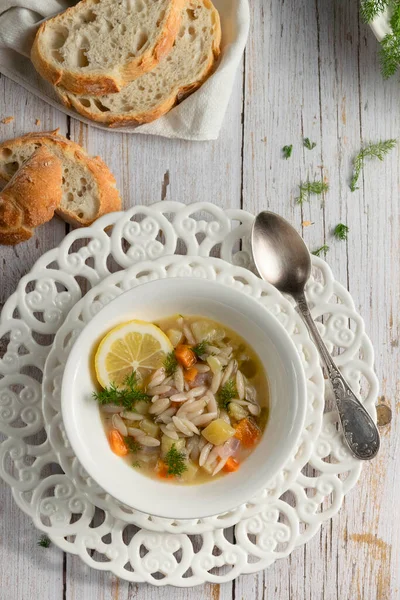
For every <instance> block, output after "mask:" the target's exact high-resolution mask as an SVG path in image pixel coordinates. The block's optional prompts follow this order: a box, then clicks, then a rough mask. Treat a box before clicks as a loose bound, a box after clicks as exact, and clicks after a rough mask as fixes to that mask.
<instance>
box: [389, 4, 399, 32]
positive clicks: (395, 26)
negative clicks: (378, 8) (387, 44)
mask: <svg viewBox="0 0 400 600" xmlns="http://www.w3.org/2000/svg"><path fill="white" fill-rule="evenodd" d="M391 8H392V16H391V17H390V27H391V28H392V31H393V33H394V34H395V35H399V33H400V3H399V0H394V1H393V2H392V3H391Z"/></svg>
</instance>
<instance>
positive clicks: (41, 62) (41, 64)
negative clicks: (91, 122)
mask: <svg viewBox="0 0 400 600" xmlns="http://www.w3.org/2000/svg"><path fill="white" fill-rule="evenodd" d="M95 2H96V0H80V2H78V4H76V5H75V6H71V7H70V8H68V9H67V10H66V11H64V13H62V14H63V15H64V14H66V13H70V14H72V15H73V14H74V13H77V12H79V11H80V10H85V9H86V8H88V7H90V6H91V5H92V4H94V3H95ZM185 2H186V0H170V8H169V12H168V15H167V18H166V20H165V23H164V27H163V30H162V32H161V33H160V35H159V37H158V39H157V42H156V44H155V45H154V46H153V47H152V48H149V49H148V50H147V51H146V52H144V53H143V54H142V55H140V56H137V57H134V58H133V59H132V60H131V61H129V62H127V63H126V64H124V65H121V66H120V67H115V68H114V71H113V72H109V73H106V72H99V73H87V74H85V73H82V72H73V71H67V70H65V69H63V68H62V66H61V65H60V66H59V67H58V66H56V65H55V64H53V63H52V62H50V61H48V60H47V58H45V56H44V54H43V52H42V51H41V47H40V45H41V38H42V36H43V34H44V33H45V31H46V29H47V28H49V26H50V24H51V23H53V22H54V21H56V20H57V18H58V16H59V15H56V16H55V17H53V18H52V19H49V20H48V21H45V22H44V23H42V25H41V26H40V27H39V29H38V31H37V33H36V36H35V39H34V42H33V46H32V50H31V60H32V62H33V64H34V66H35V68H36V70H37V71H38V73H40V75H41V76H42V77H43V78H44V79H46V80H47V81H49V82H50V83H52V84H53V85H54V86H56V87H58V86H60V87H62V88H64V89H66V90H68V91H69V92H72V93H74V94H90V95H92V96H103V95H105V94H113V93H116V92H119V91H120V90H121V89H122V88H123V87H124V86H125V85H127V84H128V83H130V82H131V81H133V80H134V79H136V78H137V77H140V76H141V75H144V73H147V72H149V71H151V70H152V69H154V68H155V67H156V66H157V65H158V63H159V62H160V60H162V59H163V58H164V57H165V56H166V55H167V54H168V53H169V52H170V50H171V48H172V46H173V44H174V41H175V38H176V36H177V34H178V31H179V27H180V22H181V13H182V8H183V6H184V5H185Z"/></svg>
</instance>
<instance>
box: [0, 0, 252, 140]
mask: <svg viewBox="0 0 400 600" xmlns="http://www.w3.org/2000/svg"><path fill="white" fill-rule="evenodd" d="M75 3H76V1H74V0H0V72H1V73H3V74H4V75H6V76H7V77H10V79H12V80H13V81H16V82H17V83H19V84H21V85H22V86H24V87H25V88H26V89H28V90H29V91H31V92H33V93H34V94H36V95H37V96H39V97H40V98H42V99H43V100H45V101H46V102H48V103H49V104H51V105H53V106H55V107H57V108H58V109H59V110H62V111H63V112H64V113H66V114H68V115H70V116H72V117H75V118H77V119H79V120H81V121H83V122H84V123H88V124H90V125H93V126H95V127H99V128H101V129H107V131H124V132H126V133H145V134H150V135H161V136H164V137H169V138H181V139H186V140H214V139H217V137H218V135H219V132H220V129H221V126H222V122H223V119H224V115H225V112H226V108H227V105H228V102H229V98H230V96H231V92H232V87H233V83H234V79H235V75H236V71H237V67H238V65H239V63H240V60H241V57H242V54H243V50H244V47H245V45H246V41H247V36H248V31H249V23H250V16H249V4H248V0H214V4H215V6H216V8H217V9H218V11H219V13H220V16H221V26H222V54H221V58H220V61H219V64H218V67H217V69H216V71H215V73H214V74H213V75H212V76H211V77H210V78H209V79H208V80H207V81H206V83H205V84H204V85H203V86H202V87H201V88H200V89H199V90H198V91H197V92H195V93H194V94H192V95H191V96H189V97H188V98H187V99H186V100H184V101H183V102H182V103H181V104H179V105H178V106H176V107H175V108H173V109H172V110H171V111H170V112H169V113H168V114H166V115H165V116H164V117H161V118H160V119H158V120H157V121H154V122H153V123H148V124H146V125H140V126H139V127H136V128H135V127H124V128H118V129H109V128H107V127H105V126H104V125H99V124H97V123H94V122H93V121H89V120H88V119H85V118H84V117H81V116H80V115H78V114H77V113H76V112H74V111H71V110H68V109H67V108H65V107H64V106H63V105H62V104H61V103H60V101H59V100H58V98H57V95H56V94H55V93H54V91H53V89H52V86H51V85H50V84H48V83H47V82H46V81H44V80H43V79H42V78H41V77H40V75H38V73H36V71H35V68H34V67H33V65H32V63H31V61H30V60H29V53H30V48H31V46H32V41H33V38H34V36H35V32H36V29H37V27H38V23H40V22H41V21H42V20H43V19H47V18H49V17H50V16H52V15H54V14H56V13H58V12H60V11H62V10H65V8H67V7H68V6H71V5H73V4H75Z"/></svg>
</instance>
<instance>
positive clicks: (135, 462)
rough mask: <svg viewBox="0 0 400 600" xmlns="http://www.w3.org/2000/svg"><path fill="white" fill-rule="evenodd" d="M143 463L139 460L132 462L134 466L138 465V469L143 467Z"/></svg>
mask: <svg viewBox="0 0 400 600" xmlns="http://www.w3.org/2000/svg"><path fill="white" fill-rule="evenodd" d="M141 466H142V465H141V464H140V462H139V461H138V460H135V461H133V463H132V467H136V469H140V468H141Z"/></svg>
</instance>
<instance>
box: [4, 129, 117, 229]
mask: <svg viewBox="0 0 400 600" xmlns="http://www.w3.org/2000/svg"><path fill="white" fill-rule="evenodd" d="M42 146H45V147H46V148H47V149H48V150H50V151H51V152H52V153H53V154H55V155H56V156H57V157H58V158H59V159H60V160H61V162H62V182H61V189H62V198H61V203H60V206H59V207H58V209H57V211H56V212H57V214H59V215H60V216H61V217H62V218H63V219H64V220H65V221H67V222H68V223H71V225H75V226H85V225H90V224H91V223H92V222H93V221H95V220H96V219H97V218H98V217H100V216H101V215H103V214H105V213H109V212H113V211H116V210H120V209H121V198H120V195H119V192H118V190H117V188H116V182H115V179H114V176H113V175H112V173H111V172H110V170H109V168H108V167H107V165H106V164H105V163H104V162H103V161H102V160H101V159H100V158H99V157H98V156H97V157H91V156H89V155H88V154H87V153H86V152H85V151H84V149H83V148H82V147H81V146H79V144H76V143H75V142H71V141H70V140H67V138H65V137H63V136H61V135H58V134H57V131H53V132H44V133H31V134H28V135H24V136H22V137H19V138H15V139H13V140H8V141H6V142H3V143H2V144H0V178H2V179H4V180H5V181H9V180H10V179H11V177H12V176H13V175H14V174H15V173H16V172H17V171H18V169H19V168H20V167H21V165H22V164H23V163H24V162H25V161H26V160H27V159H28V158H30V157H31V156H32V155H33V153H34V152H35V150H37V148H40V147H42Z"/></svg>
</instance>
